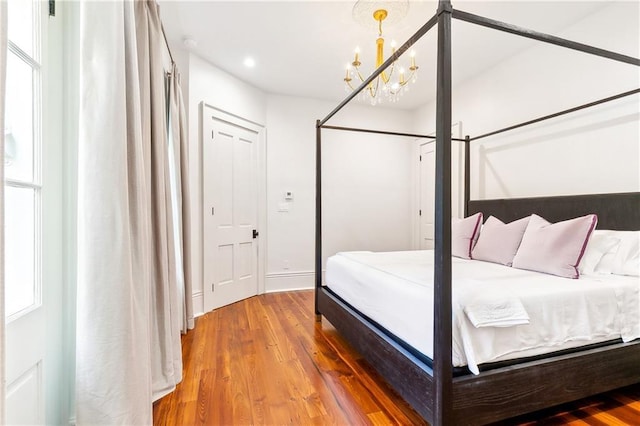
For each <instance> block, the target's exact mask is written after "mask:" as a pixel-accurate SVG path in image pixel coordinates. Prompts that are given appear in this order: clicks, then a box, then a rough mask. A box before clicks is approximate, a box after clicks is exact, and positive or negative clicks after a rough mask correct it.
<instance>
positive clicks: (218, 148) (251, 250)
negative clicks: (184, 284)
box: [202, 114, 259, 311]
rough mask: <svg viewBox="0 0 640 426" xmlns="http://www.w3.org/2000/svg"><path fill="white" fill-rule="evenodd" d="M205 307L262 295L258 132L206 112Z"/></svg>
mask: <svg viewBox="0 0 640 426" xmlns="http://www.w3.org/2000/svg"><path fill="white" fill-rule="evenodd" d="M202 129H203V146H202V152H203V156H202V176H203V183H202V186H203V206H204V212H203V236H202V238H203V263H204V270H203V278H204V307H205V311H209V310H212V309H216V308H219V307H221V306H225V305H228V304H230V303H234V302H237V301H239V300H242V299H245V298H247V297H251V296H254V295H256V294H258V280H257V270H258V258H257V247H258V245H257V243H256V237H258V236H259V235H255V233H254V231H255V232H258V231H257V211H258V208H257V207H258V194H257V142H258V133H257V132H256V131H255V130H252V129H249V128H245V127H243V126H241V125H238V124H234V123H231V122H229V121H225V120H223V119H221V118H216V117H215V116H211V115H208V114H203V128H202Z"/></svg>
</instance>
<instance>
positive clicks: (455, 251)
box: [451, 213, 482, 259]
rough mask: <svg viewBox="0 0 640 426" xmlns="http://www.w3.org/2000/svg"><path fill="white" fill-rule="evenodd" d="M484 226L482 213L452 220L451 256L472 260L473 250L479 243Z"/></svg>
mask: <svg viewBox="0 0 640 426" xmlns="http://www.w3.org/2000/svg"><path fill="white" fill-rule="evenodd" d="M480 224H482V213H476V214H474V215H473V216H469V217H465V218H464V219H458V218H453V219H451V254H452V255H453V256H456V257H461V258H463V259H471V250H472V249H473V246H474V245H475V243H476V241H478V235H480Z"/></svg>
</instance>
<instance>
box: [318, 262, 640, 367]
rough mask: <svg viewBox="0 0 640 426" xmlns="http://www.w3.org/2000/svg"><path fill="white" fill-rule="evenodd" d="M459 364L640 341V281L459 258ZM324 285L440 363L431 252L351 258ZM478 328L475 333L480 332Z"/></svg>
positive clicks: (330, 265)
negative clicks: (553, 272) (539, 270)
mask: <svg viewBox="0 0 640 426" xmlns="http://www.w3.org/2000/svg"><path fill="white" fill-rule="evenodd" d="M452 263H453V283H454V284H453V348H452V349H453V365H454V366H465V365H466V366H468V368H469V370H470V371H471V372H473V373H474V374H478V372H479V370H478V365H480V364H483V363H488V362H495V361H501V360H507V359H514V358H519V357H526V356H533V355H540V354H544V353H549V352H553V351H557V350H560V349H568V348H573V347H577V346H583V345H588V344H592V343H598V342H603V341H607V340H612V339H618V338H622V340H623V341H625V342H628V341H631V340H634V339H637V338H640V279H639V278H638V277H625V276H618V275H582V276H581V277H580V279H577V280H572V279H567V278H560V277H556V276H552V275H546V274H541V273H536V272H530V271H524V270H520V269H515V268H510V267H507V266H502V265H497V264H493V263H487V262H482V261H477V260H464V259H458V258H453V260H452ZM325 280H326V284H327V286H328V287H329V288H330V289H331V290H332V291H334V292H335V293H336V294H338V295H339V296H340V297H342V298H343V299H344V300H345V301H346V302H348V303H349V304H351V305H352V306H353V307H355V308H356V309H358V310H359V311H360V312H361V313H363V314H364V315H366V316H368V317H369V318H371V319H373V320H375V321H376V322H378V323H379V324H380V325H382V326H383V327H384V328H386V329H387V330H389V331H390V332H391V333H393V334H395V335H396V336H398V337H399V338H401V339H402V340H404V341H405V342H407V343H408V344H410V345H411V346H413V347H414V348H415V349H417V350H418V351H420V352H422V353H423V354H424V355H426V356H428V357H429V358H433V325H432V322H433V251H432V250H425V251H404V252H387V253H373V252H344V253H338V254H336V255H335V256H332V257H330V258H329V259H328V260H327V269H326V275H325ZM474 324H475V325H474Z"/></svg>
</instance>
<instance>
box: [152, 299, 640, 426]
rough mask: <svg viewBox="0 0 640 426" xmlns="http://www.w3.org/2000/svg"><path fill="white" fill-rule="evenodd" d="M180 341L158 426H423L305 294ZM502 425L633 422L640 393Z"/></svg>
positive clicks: (223, 314)
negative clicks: (173, 384) (174, 383)
mask: <svg viewBox="0 0 640 426" xmlns="http://www.w3.org/2000/svg"><path fill="white" fill-rule="evenodd" d="M182 343H183V360H184V377H183V381H182V383H181V384H180V385H178V387H177V389H176V390H175V391H174V392H173V393H172V394H170V395H167V396H166V397H164V398H163V399H161V400H160V401H158V402H157V403H156V404H154V407H153V416H154V424H155V425H196V424H198V425H200V424H202V425H248V424H256V425H276V424H278V425H279V424H294V425H307V424H322V425H325V424H326V425H332V424H336V425H346V424H406V425H409V424H410V425H420V424H425V422H424V421H423V420H422V419H421V418H420V417H419V416H418V415H417V414H416V413H415V412H414V411H413V410H412V409H411V408H410V407H409V406H408V405H407V404H406V403H405V402H404V401H403V400H402V399H400V398H399V397H398V396H397V395H396V394H395V392H394V391H393V390H392V389H390V388H389V387H388V386H387V385H386V383H385V382H384V381H383V380H382V378H380V376H378V375H377V374H376V372H375V371H374V370H373V368H372V367H371V366H370V365H369V364H368V363H367V362H366V361H364V360H363V359H362V358H361V357H360V356H359V355H358V354H357V353H356V352H355V351H354V350H353V349H351V348H350V347H349V345H348V344H347V343H346V342H345V341H344V340H343V339H342V337H341V336H340V335H339V334H338V333H337V332H336V331H335V329H334V328H333V327H332V326H331V324H329V323H328V322H327V321H326V320H324V319H323V321H322V323H317V322H316V321H315V315H314V314H313V292H312V291H299V292H288V293H274V294H266V295H261V296H258V297H253V298H250V299H247V300H244V301H241V302H238V303H235V304H233V305H230V306H226V307H224V308H221V309H218V310H216V311H214V312H211V313H208V314H206V315H204V316H202V317H200V318H199V319H198V320H197V321H196V328H195V329H194V330H192V331H190V332H189V333H188V334H187V335H186V336H183V340H182ZM639 362H640V360H639ZM499 424H500V425H560V424H571V425H640V386H638V385H636V386H632V387H628V388H625V389H623V390H619V391H614V392H610V393H607V394H602V395H599V396H597V397H593V398H588V399H584V400H581V401H578V402H576V403H573V404H566V405H563V406H560V407H556V408H554V409H550V410H545V411H542V412H537V413H533V414H532V415H528V416H523V417H520V418H517V419H511V420H509V421H506V422H501V423H499Z"/></svg>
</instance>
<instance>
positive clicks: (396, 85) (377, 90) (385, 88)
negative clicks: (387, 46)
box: [343, 1, 418, 105]
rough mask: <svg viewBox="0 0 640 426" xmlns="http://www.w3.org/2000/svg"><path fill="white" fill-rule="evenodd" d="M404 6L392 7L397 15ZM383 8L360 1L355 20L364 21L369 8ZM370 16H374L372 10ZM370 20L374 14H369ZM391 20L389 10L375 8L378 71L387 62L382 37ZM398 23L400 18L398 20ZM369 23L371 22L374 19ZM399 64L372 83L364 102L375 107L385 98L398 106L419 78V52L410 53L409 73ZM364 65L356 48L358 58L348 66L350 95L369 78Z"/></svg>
mask: <svg viewBox="0 0 640 426" xmlns="http://www.w3.org/2000/svg"><path fill="white" fill-rule="evenodd" d="M401 3H405V4H406V3H407V2H400V3H399V2H394V3H392V10H393V12H394V13H395V12H398V10H394V7H395V9H397V7H396V6H398V5H399V4H401ZM372 5H373V6H380V4H375V3H373V2H371V1H359V2H357V3H356V5H355V6H354V8H353V15H354V17H362V15H363V11H365V10H366V8H367V7H369V8H371V6H372ZM407 7H408V5H407V6H406V7H405V8H404V10H403V11H400V12H403V13H404V14H406V10H407V9H406V8H407ZM367 12H370V10H368V11H367ZM367 15H368V16H371V14H369V13H367ZM387 16H389V11H388V9H384V8H375V10H374V11H373V19H374V20H375V22H376V25H377V27H378V38H377V39H376V69H377V68H379V67H380V65H382V64H383V63H384V61H385V57H384V37H383V35H382V21H384V20H385V19H386V18H387ZM394 17H395V18H396V19H398V14H396V15H395V16H394ZM368 19H369V22H371V20H370V18H368ZM391 48H392V52H391V53H392V54H393V53H395V51H396V48H395V44H394V43H393V42H392V43H391ZM396 62H397V61H393V63H392V64H391V65H390V66H389V68H387V69H386V70H385V71H383V72H382V73H380V75H378V77H376V78H375V79H374V80H373V81H371V82H370V83H369V84H368V85H367V87H366V88H365V89H364V90H363V91H362V92H360V98H361V99H369V100H370V102H371V104H372V105H375V104H379V103H380V102H382V99H383V98H387V99H388V100H389V101H390V102H396V101H397V100H398V99H399V98H400V96H402V94H403V93H404V92H405V91H408V90H409V87H408V83H410V82H411V83H413V82H415V81H416V78H417V71H418V66H417V65H416V59H415V51H411V53H410V62H409V67H408V68H407V69H405V68H403V67H401V66H399V65H397V64H396ZM361 65H362V63H361V62H360V49H359V48H356V50H355V56H354V59H353V62H351V63H349V64H347V71H346V75H345V77H344V79H343V80H344V82H345V89H346V90H347V91H349V90H351V91H353V90H355V88H356V87H357V86H359V85H360V84H362V83H363V82H364V81H365V80H366V77H364V76H363V75H362V72H361V69H360V67H361ZM354 80H356V86H354V84H353V82H354Z"/></svg>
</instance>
